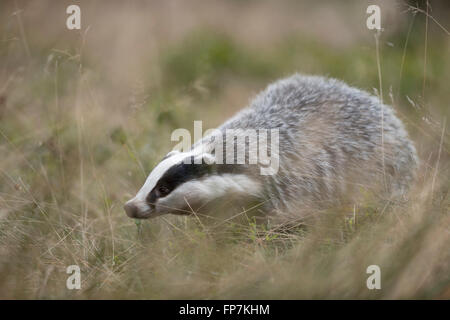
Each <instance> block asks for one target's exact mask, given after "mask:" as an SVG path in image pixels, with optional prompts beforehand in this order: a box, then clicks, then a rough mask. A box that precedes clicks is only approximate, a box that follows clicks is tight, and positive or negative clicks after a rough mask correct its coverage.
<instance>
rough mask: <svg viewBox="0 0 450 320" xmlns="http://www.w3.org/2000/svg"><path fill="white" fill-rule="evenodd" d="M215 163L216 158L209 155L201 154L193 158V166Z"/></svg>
mask: <svg viewBox="0 0 450 320" xmlns="http://www.w3.org/2000/svg"><path fill="white" fill-rule="evenodd" d="M215 163H216V158H215V157H214V156H213V155H212V154H211V153H202V154H199V155H197V156H195V157H194V164H207V165H213V164H215Z"/></svg>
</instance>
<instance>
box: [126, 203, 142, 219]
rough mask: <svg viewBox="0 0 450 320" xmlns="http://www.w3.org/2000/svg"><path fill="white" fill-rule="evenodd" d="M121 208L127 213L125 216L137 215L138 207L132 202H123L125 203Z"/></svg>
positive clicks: (132, 216) (134, 216)
mask: <svg viewBox="0 0 450 320" xmlns="http://www.w3.org/2000/svg"><path fill="white" fill-rule="evenodd" d="M123 209H124V210H125V212H126V213H127V216H129V217H130V218H136V217H137V213H138V208H137V207H136V206H135V205H134V204H133V203H130V202H127V203H125V205H124V206H123Z"/></svg>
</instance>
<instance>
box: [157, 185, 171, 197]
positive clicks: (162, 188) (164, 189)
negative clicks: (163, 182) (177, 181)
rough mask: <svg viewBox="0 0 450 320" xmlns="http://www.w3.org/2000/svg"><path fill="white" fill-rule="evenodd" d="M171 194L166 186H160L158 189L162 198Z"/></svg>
mask: <svg viewBox="0 0 450 320" xmlns="http://www.w3.org/2000/svg"><path fill="white" fill-rule="evenodd" d="M169 192H170V190H169V188H168V187H166V186H159V187H158V193H159V194H160V195H161V196H166V195H168V194H169Z"/></svg>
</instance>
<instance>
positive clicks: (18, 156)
mask: <svg viewBox="0 0 450 320" xmlns="http://www.w3.org/2000/svg"><path fill="white" fill-rule="evenodd" d="M72 2H73V1H68V0H67V1H58V2H56V1H26V0H23V1H2V2H1V3H0V39H1V40H0V154H1V158H0V298H2V299H16V298H22V299H231V298H235V299H350V298H356V299H412V298H424V299H450V250H449V248H450V201H449V194H448V193H449V187H450V179H449V177H450V171H449V170H450V136H449V131H448V127H449V124H448V122H449V116H450V90H449V83H450V59H449V57H450V33H449V31H448V30H450V25H449V24H448V21H450V19H449V18H450V14H449V12H450V11H449V10H448V9H449V6H448V4H446V3H445V2H444V1H442V2H439V1H430V5H431V8H432V9H433V10H431V9H430V8H429V11H428V12H429V13H428V15H427V12H426V5H425V4H424V1H419V4H418V5H419V6H418V8H416V9H414V8H413V6H415V3H416V2H415V1H411V2H408V3H407V2H404V1H371V3H370V4H372V2H373V3H376V4H379V5H380V7H381V9H382V25H383V28H384V30H383V31H382V32H381V33H379V34H378V35H376V33H375V32H374V31H371V30H368V29H367V28H366V23H365V21H366V18H367V14H366V11H365V10H366V8H367V6H368V2H367V1H348V2H346V3H345V5H342V4H341V5H337V3H336V2H332V1H323V2H320V3H316V2H314V4H311V3H308V2H307V1H304V2H301V1H300V2H299V1H256V0H247V1H244V0H240V1H238V0H230V1H219V0H214V1H200V0H195V1H189V2H188V1H159V2H158V1H127V2H126V3H125V2H122V1H77V4H78V5H79V6H80V8H81V10H82V28H81V30H79V31H78V30H68V29H67V28H66V25H65V21H66V18H67V14H66V12H65V9H66V7H67V6H68V5H70V4H72ZM294 72H300V73H305V74H318V75H326V76H330V77H335V78H339V79H342V80H344V81H346V82H347V83H349V84H350V85H353V86H356V87H359V88H362V89H364V90H367V91H368V92H371V93H373V94H376V95H381V97H382V98H383V101H385V102H386V103H388V104H390V105H392V106H393V108H394V109H395V110H396V113H397V115H398V116H399V118H400V119H402V121H403V122H404V123H405V126H406V128H407V130H408V132H409V134H410V136H411V138H412V140H414V142H415V144H416V148H417V150H418V154H419V157H420V160H421V163H420V168H419V171H418V177H417V181H416V182H415V184H414V185H413V186H412V187H411V190H410V192H409V193H408V195H407V199H405V201H401V202H395V203H393V202H391V201H389V200H388V199H373V198H367V199H366V200H365V201H362V202H360V203H355V204H354V205H353V206H351V207H348V208H339V209H336V210H329V211H326V212H317V219H316V220H315V221H314V223H312V224H308V225H301V226H298V227H296V228H291V229H289V230H284V229H277V228H271V227H270V226H264V225H258V224H256V223H254V221H252V219H248V221H247V222H246V223H244V224H235V223H233V221H230V220H223V221H221V222H218V223H216V224H214V225H205V224H203V223H202V222H201V221H199V220H198V219H195V218H193V217H180V216H171V215H167V216H162V217H158V218H155V219H151V220H144V221H142V220H132V219H130V218H128V217H127V216H126V215H125V213H124V211H123V208H122V207H123V204H124V202H125V201H127V200H129V199H130V198H132V197H133V196H134V195H135V193H136V191H138V189H139V188H140V187H141V186H142V184H143V182H144V181H145V178H146V176H147V175H148V173H149V172H150V170H151V169H152V168H153V167H154V166H155V165H156V164H157V163H158V161H160V159H161V158H162V157H163V156H164V155H165V154H166V153H167V152H168V151H170V150H171V148H172V147H173V146H174V143H173V142H171V141H170V134H171V132H172V131H173V130H174V129H176V128H187V129H189V130H192V129H193V121H194V120H202V121H203V123H204V129H206V128H213V127H215V126H217V125H219V124H220V123H221V122H222V121H224V120H225V119H227V118H228V117H229V116H231V115H232V114H234V113H235V112H236V111H238V110H239V109H241V108H243V107H245V106H246V105H247V104H248V102H249V100H250V99H251V98H252V97H253V96H254V95H255V94H256V93H257V92H258V91H260V90H262V89H263V88H264V87H265V86H266V85H267V84H269V83H270V82H272V81H274V80H276V79H278V78H281V77H284V76H288V75H290V74H292V73H294ZM243 216H245V212H244V213H243ZM70 265H78V266H79V267H80V269H81V289H80V290H69V289H67V287H66V280H67V278H68V276H69V275H68V274H67V273H66V268H67V267H68V266H70ZM369 265H378V266H379V267H380V269H381V289H380V290H369V289H368V288H367V286H366V280H367V278H368V276H369V275H368V274H367V273H366V269H367V267H368V266H369Z"/></svg>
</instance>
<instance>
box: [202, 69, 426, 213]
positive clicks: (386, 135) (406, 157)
mask: <svg viewBox="0 0 450 320" xmlns="http://www.w3.org/2000/svg"><path fill="white" fill-rule="evenodd" d="M238 128H239V129H250V128H264V129H272V128H278V129H279V130H280V142H279V157H280V168H279V171H278V173H277V174H276V175H273V176H261V175H259V174H258V171H257V170H251V169H250V168H249V167H248V166H247V168H248V172H247V174H249V175H252V176H253V177H254V178H255V179H263V181H264V184H263V185H264V193H263V196H262V197H261V200H262V201H265V205H264V209H265V210H266V211H268V212H274V213H276V214H278V215H292V214H293V215H298V214H300V213H299V209H301V208H302V207H306V206H307V207H313V208H314V207H324V206H327V205H331V204H333V203H336V201H339V200H340V199H342V197H346V196H347V195H348V194H350V193H354V192H355V191H360V190H361V189H367V188H377V187H379V186H380V185H381V186H382V188H381V189H382V190H384V191H386V192H387V194H391V195H395V196H397V195H401V194H404V193H405V191H406V190H407V189H408V187H409V185H410V184H411V182H412V181H413V179H414V176H415V171H416V167H417V162H418V160H417V156H416V150H415V147H414V145H413V143H412V142H411V141H410V139H409V138H408V135H407V133H406V131H405V129H404V127H403V125H402V123H401V122H400V120H399V119H398V118H397V117H396V116H395V115H394V112H393V110H392V108H391V107H389V106H387V105H384V104H381V103H380V101H379V99H378V98H377V97H374V96H372V95H370V94H368V93H367V92H365V91H362V90H359V89H356V88H352V87H349V86H348V85H346V84H345V83H343V82H342V81H339V80H336V79H329V78H324V77H318V76H304V75H300V74H295V75H293V76H291V77H289V78H286V79H282V80H279V81H276V82H275V83H273V84H271V85H269V86H268V87H267V88H266V89H265V90H264V91H263V92H261V93H260V94H259V95H258V96H257V97H256V98H255V99H254V100H253V101H252V102H251V104H250V106H249V107H248V108H245V109H243V110H242V111H240V112H239V113H238V114H236V115H235V116H234V117H232V118H231V119H229V120H228V121H226V122H225V123H224V124H223V125H222V126H220V127H219V128H218V129H219V130H220V131H225V130H226V129H238ZM382 133H383V134H382ZM200 143H202V144H206V145H207V144H208V143H210V138H208V137H207V138H205V139H203V140H202V141H200V142H198V143H197V144H196V145H198V144H200ZM196 145H194V147H195V146H196ZM300 215H301V214H300Z"/></svg>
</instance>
